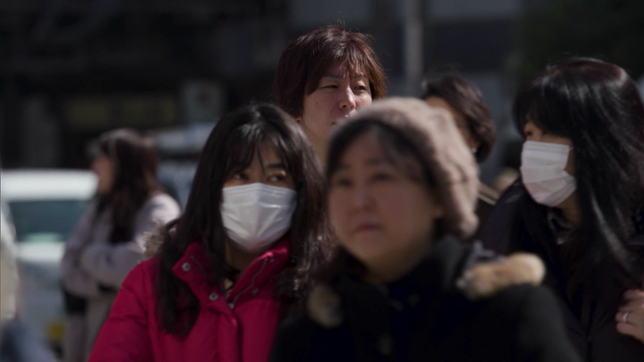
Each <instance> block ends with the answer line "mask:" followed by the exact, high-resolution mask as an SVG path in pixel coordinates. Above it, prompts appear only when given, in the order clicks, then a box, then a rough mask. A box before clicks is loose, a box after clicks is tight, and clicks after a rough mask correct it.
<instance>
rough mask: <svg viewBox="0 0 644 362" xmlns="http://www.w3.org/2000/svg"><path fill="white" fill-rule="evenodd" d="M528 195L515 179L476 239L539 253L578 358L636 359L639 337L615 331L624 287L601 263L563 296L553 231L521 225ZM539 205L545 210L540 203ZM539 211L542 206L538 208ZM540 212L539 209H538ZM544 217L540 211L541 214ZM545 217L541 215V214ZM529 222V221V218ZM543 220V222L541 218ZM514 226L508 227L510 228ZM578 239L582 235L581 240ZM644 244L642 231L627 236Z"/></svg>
mask: <svg viewBox="0 0 644 362" xmlns="http://www.w3.org/2000/svg"><path fill="white" fill-rule="evenodd" d="M526 197H529V196H528V194H527V191H526V189H525V187H524V186H523V185H522V183H521V181H520V180H519V181H517V182H516V183H514V184H513V185H512V186H510V188H509V189H508V190H507V191H506V192H505V193H504V194H503V195H502V196H501V198H500V199H499V200H498V201H497V206H496V208H495V210H494V212H493V213H492V215H491V216H490V218H489V219H488V222H487V224H486V225H485V226H484V227H483V228H482V230H481V233H480V238H481V241H482V242H483V244H484V246H485V247H486V248H488V249H492V250H494V251H496V252H498V253H502V254H507V253H511V252H516V251H529V252H532V253H536V254H537V255H539V256H540V257H541V258H542V259H543V260H544V262H545V264H546V270H547V272H546V277H545V279H544V284H545V285H546V286H548V287H549V289H550V290H551V291H552V292H553V293H554V294H555V296H556V297H557V304H558V305H559V309H560V310H561V312H562V314H563V316H564V321H565V324H566V330H567V334H568V337H569V339H570V340H571V341H572V343H573V345H574V346H575V348H576V349H577V351H578V353H579V354H580V355H581V357H582V360H584V361H592V362H613V361H619V362H642V361H644V343H641V342H639V341H638V340H636V339H635V338H633V337H630V336H626V335H622V334H619V333H617V330H616V322H615V314H616V313H617V309H618V307H619V305H620V304H621V303H622V296H623V293H624V291H625V290H626V288H625V287H621V286H620V283H617V282H616V281H615V280H614V279H613V277H612V276H611V273H610V268H611V266H610V265H608V264H606V265H605V266H604V267H602V268H598V269H601V272H600V273H597V276H596V277H594V278H592V279H589V280H587V281H585V284H584V286H583V287H582V289H581V290H580V291H579V294H578V297H577V298H573V299H572V300H571V299H570V298H567V297H566V291H565V289H566V286H565V283H566V278H565V277H564V276H563V273H562V272H561V270H562V266H561V263H560V262H559V261H558V260H559V258H558V257H557V256H556V255H557V253H556V250H555V248H556V247H557V246H556V242H555V236H554V234H553V233H552V232H551V231H550V230H549V229H548V227H542V228H541V229H544V231H545V233H544V235H545V237H544V240H533V238H532V237H531V236H530V235H529V233H528V232H527V230H526V220H528V219H533V218H534V217H533V216H530V217H525V216H522V215H523V214H524V212H523V211H520V210H523V208H521V207H520V206H519V205H520V204H522V203H525V202H526V201H525V199H524V198H526ZM543 210H546V209H545V208H543ZM544 212H545V211H544ZM543 214H544V215H545V213H543ZM543 217H544V218H545V216H543ZM541 221H542V222H544V223H545V221H544V220H541ZM529 222H534V221H529ZM546 225H547V224H546ZM513 228H514V230H513ZM582 242H583V241H582ZM632 243H641V244H642V245H644V237H643V236H640V237H639V238H637V239H635V240H633V241H632Z"/></svg>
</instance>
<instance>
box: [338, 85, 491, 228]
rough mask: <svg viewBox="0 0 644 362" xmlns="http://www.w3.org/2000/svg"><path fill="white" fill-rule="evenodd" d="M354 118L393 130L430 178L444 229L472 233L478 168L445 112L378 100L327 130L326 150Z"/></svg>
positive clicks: (413, 101) (407, 100) (412, 102)
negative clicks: (443, 215) (440, 207)
mask: <svg viewBox="0 0 644 362" xmlns="http://www.w3.org/2000/svg"><path fill="white" fill-rule="evenodd" d="M355 122H373V123H379V124H382V125H383V126H385V127H388V128H392V129H394V130H395V131H396V132H398V133H399V134H400V136H402V137H403V138H404V139H405V140H406V141H407V142H408V144H409V145H410V146H411V147H412V148H413V149H414V150H415V151H416V152H417V154H418V155H420V157H421V160H420V161H421V162H422V163H423V164H424V165H425V166H426V167H427V168H428V169H429V171H430V174H431V177H432V178H433V179H434V180H435V181H436V187H437V190H435V192H436V196H437V197H438V198H439V201H440V203H441V205H443V207H444V208H445V217H444V221H445V224H444V225H445V228H446V230H445V231H446V232H448V233H451V234H453V235H455V236H458V237H460V238H463V239H465V238H467V237H469V236H471V235H472V234H473V233H474V232H475V231H476V227H477V225H478V219H477V217H476V214H475V212H474V209H475V205H476V200H477V195H478V188H479V180H478V166H477V164H476V162H475V160H474V156H473V155H472V152H470V149H469V148H468V147H467V145H466V144H465V141H464V140H463V138H462V136H461V134H460V133H459V131H458V129H457V128H456V125H455V122H454V120H453V118H452V116H451V114H450V113H449V112H447V111H445V110H442V109H437V108H432V107H430V106H429V105H427V103H425V102H423V101H421V100H419V99H416V98H396V97H393V98H387V99H384V100H380V101H377V102H374V103H373V104H372V105H370V106H366V107H362V108H360V110H358V111H357V113H356V114H355V115H354V116H351V117H349V118H348V119H347V120H346V121H345V122H342V123H341V124H340V125H339V126H338V127H337V129H335V131H334V132H333V135H332V139H331V143H330V145H331V146H330V147H331V148H333V144H334V142H333V139H334V138H336V137H337V136H338V135H340V134H342V133H343V129H345V128H346V127H347V126H349V125H350V124H353V123H355ZM329 151H330V152H331V150H329Z"/></svg>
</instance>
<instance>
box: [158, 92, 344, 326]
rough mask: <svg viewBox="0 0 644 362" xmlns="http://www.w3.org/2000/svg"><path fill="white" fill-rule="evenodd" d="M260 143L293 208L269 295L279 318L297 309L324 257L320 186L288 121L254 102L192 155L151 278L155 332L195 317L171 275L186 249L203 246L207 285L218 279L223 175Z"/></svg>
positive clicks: (313, 161)
mask: <svg viewBox="0 0 644 362" xmlns="http://www.w3.org/2000/svg"><path fill="white" fill-rule="evenodd" d="M262 144H269V145H271V146H273V147H275V149H276V151H277V153H278V154H279V156H280V158H281V159H282V161H283V162H284V164H285V165H286V168H287V170H288V172H289V173H290V174H291V175H292V177H293V181H294V184H295V189H296V191H297V206H296V209H295V212H294V214H293V219H292V221H291V229H290V235H291V264H290V266H289V267H287V269H286V270H284V271H283V272H282V273H281V274H280V275H279V276H278V278H277V281H276V283H275V289H274V295H275V298H277V299H278V300H280V301H281V302H282V303H283V305H284V306H285V309H286V312H287V313H292V312H294V311H297V310H300V308H301V306H302V304H301V302H303V301H304V300H305V297H306V295H307V292H308V290H309V288H310V274H311V271H312V270H313V269H314V268H316V267H317V266H318V265H319V264H321V263H322V262H323V261H324V260H326V258H327V257H328V256H329V254H330V249H331V240H332V232H331V229H330V226H329V222H328V217H327V213H326V193H327V189H326V183H325V181H324V176H323V173H322V170H321V166H320V163H319V161H318V159H317V157H316V156H315V153H314V152H313V149H312V148H311V146H310V145H309V143H308V142H307V140H306V137H305V135H304V133H303V132H302V130H301V129H300V127H299V126H298V125H297V123H296V122H295V120H294V119H293V118H292V117H291V116H289V115H288V114H286V113H285V112H284V111H282V110H281V109H279V108H278V107H276V106H273V105H267V104H259V105H251V106H246V107H243V108H240V109H238V110H236V111H233V112H231V113H228V114H226V115H225V116H224V117H223V118H222V119H221V120H220V121H219V122H218V123H217V125H216V126H215V128H214V129H213V130H212V132H211V133H210V136H209V137H208V140H207V142H206V145H205V146H204V149H203V151H202V153H201V156H200V158H199V163H198V165H197V171H196V174H195V177H194V181H193V184H192V188H191V190H190V196H189V198H188V202H187V205H186V209H185V212H184V213H183V215H181V217H180V218H179V219H178V220H177V222H175V223H171V224H169V225H167V226H166V236H165V241H164V243H163V245H162V246H161V248H160V250H159V252H158V254H157V255H158V257H159V274H158V280H157V288H158V294H157V295H158V299H157V312H158V314H159V317H160V321H161V323H162V325H163V328H164V329H166V330H167V331H168V332H170V333H175V334H180V335H186V334H187V333H188V332H189V331H190V329H191V328H192V326H193V325H194V323H195V321H196V319H197V317H198V315H199V301H198V300H197V298H196V296H195V295H194V294H193V293H192V291H191V290H190V289H189V287H188V285H187V284H186V283H185V282H183V281H182V280H180V279H179V278H178V277H177V276H176V275H175V274H174V273H173V271H172V268H173V267H174V265H175V263H177V261H178V260H179V259H180V258H181V257H182V256H183V254H184V253H185V251H186V249H187V248H188V246H189V245H190V244H191V243H193V242H199V243H201V245H202V246H203V249H204V251H205V253H206V256H207V258H208V262H209V268H210V270H211V271H212V273H211V275H210V276H209V279H210V283H211V284H212V285H213V286H219V288H220V289H221V290H223V288H222V286H223V283H224V279H225V278H226V275H227V271H228V270H230V267H229V266H227V264H226V260H225V253H224V250H225V249H224V248H225V239H226V236H225V231H224V227H223V222H222V217H221V212H220V208H219V207H218V206H217V205H220V204H221V201H222V191H221V190H222V188H223V185H224V183H225V182H226V180H227V179H228V178H229V177H230V175H232V174H234V173H235V172H237V171H239V170H240V169H244V168H246V167H248V165H250V163H251V162H252V160H253V158H254V157H255V155H256V154H257V152H258V148H259V147H260V145H262Z"/></svg>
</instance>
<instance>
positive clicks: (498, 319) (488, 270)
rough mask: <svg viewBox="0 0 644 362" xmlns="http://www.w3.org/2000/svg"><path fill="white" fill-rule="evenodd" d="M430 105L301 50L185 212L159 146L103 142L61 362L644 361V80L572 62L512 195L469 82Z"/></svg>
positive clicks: (533, 108) (554, 70)
mask: <svg viewBox="0 0 644 362" xmlns="http://www.w3.org/2000/svg"><path fill="white" fill-rule="evenodd" d="M420 81H421V80H419V82H420ZM422 87H423V92H422V94H421V95H420V97H418V98H397V97H389V98H387V97H386V95H387V87H386V76H385V73H384V71H383V68H382V66H381V64H380V62H379V60H378V57H377V56H376V53H375V52H374V50H373V48H372V46H371V44H370V38H369V37H368V36H366V35H364V34H360V33H357V32H352V31H349V30H347V29H345V28H342V27H339V26H327V27H323V28H320V29H317V30H314V31H312V32H310V33H308V34H305V35H303V36H300V37H298V38H296V39H294V40H292V41H291V42H289V44H288V45H287V47H286V49H285V50H284V52H283V53H282V56H281V58H280V61H279V64H278V67H277V72H276V75H275V81H274V88H273V89H274V98H275V104H252V105H248V106H244V107H242V108H240V109H237V110H234V111H232V112H230V113H228V114H226V115H224V116H223V117H222V118H221V119H220V120H219V121H218V122H217V124H216V126H215V127H214V129H213V130H212V132H211V133H210V136H209V138H208V140H207V142H206V145H205V147H204V148H203V150H202V152H201V155H200V158H199V162H198V166H197V171H196V174H195V177H194V181H193V183H192V186H191V191H190V196H189V199H188V202H187V204H186V207H185V210H183V211H182V212H181V213H180V212H179V207H178V206H177V204H176V203H175V202H174V201H173V200H172V198H170V197H169V196H168V195H167V194H165V193H164V192H163V190H162V189H161V188H160V187H159V185H158V184H157V183H156V178H155V174H156V162H157V161H156V154H155V152H154V145H153V144H152V142H151V140H150V139H149V138H148V137H146V136H144V135H142V134H139V133H137V132H135V131H131V130H117V131H112V132H109V133H107V134H105V135H103V136H102V137H101V138H100V140H99V151H98V153H97V155H96V158H95V160H94V162H93V164H92V169H93V170H94V172H95V173H96V174H97V176H98V180H99V183H98V189H97V196H96V198H95V200H94V201H93V202H92V204H91V205H90V206H89V207H88V209H87V211H86V213H85V215H84V216H83V218H82V219H81V221H80V223H79V225H78V227H77V230H76V231H75V233H74V235H73V236H72V238H71V239H70V240H69V241H68V242H67V246H66V251H65V255H64V257H63V262H62V269H61V270H62V279H63V280H62V284H63V289H64V293H65V302H66V309H67V313H68V321H67V326H66V336H65V346H64V347H65V348H64V359H65V361H69V362H76V361H86V360H89V361H91V362H99V361H231V362H233V361H234V362H241V361H243V362H261V361H274V362H279V361H338V362H340V361H426V360H435V361H471V360H476V361H543V362H545V361H562V362H563V361H593V362H608V361H624V362H629V361H633V362H636V361H638V362H641V361H642V360H644V105H643V102H642V97H641V95H640V93H639V91H638V89H637V87H636V85H635V84H634V82H633V80H632V79H631V78H630V77H629V75H628V74H627V73H626V72H625V71H624V70H623V69H622V68H620V67H619V66H617V65H615V64H610V63H606V62H603V61H600V60H596V59H590V58H573V59H566V60H564V61H561V62H558V63H554V64H552V65H550V66H548V67H547V68H546V69H545V70H543V71H542V72H541V73H539V74H537V75H535V76H534V77H533V78H532V79H530V80H529V81H528V82H526V83H525V85H524V86H523V87H522V88H521V89H520V91H519V92H518V94H517V96H516V99H515V101H514V107H513V119H514V122H515V124H516V127H517V130H518V131H519V132H520V133H521V134H522V135H523V137H524V140H525V141H524V143H523V149H522V152H521V168H520V177H519V178H518V179H517V180H516V181H515V182H514V183H513V184H512V185H511V186H510V187H509V188H508V189H507V190H506V191H505V192H504V193H503V194H502V195H498V194H497V193H496V192H495V191H493V190H491V189H490V188H488V187H487V186H485V185H483V184H482V183H481V182H480V181H479V178H478V163H481V162H483V161H484V160H485V159H486V158H487V156H488V155H489V154H490V152H491V150H492V149H493V147H494V143H495V138H496V133H495V128H494V122H493V120H492V118H491V116H490V112H489V110H488V108H487V106H486V104H485V101H484V100H483V96H482V94H481V92H480V91H479V90H478V88H476V87H475V86H473V85H472V84H470V83H468V82H467V81H466V80H465V79H463V78H462V77H461V76H459V75H458V74H453V73H449V74H429V75H428V76H427V77H426V78H425V79H424V80H422ZM4 265H5V263H4V262H3V266H4ZM4 275H5V273H4V271H3V278H4ZM3 284H4V283H3ZM3 288H4V286H3ZM3 294H4V292H3ZM4 300H5V298H4V296H3V301H4Z"/></svg>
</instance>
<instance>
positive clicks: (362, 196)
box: [353, 186, 373, 210]
mask: <svg viewBox="0 0 644 362" xmlns="http://www.w3.org/2000/svg"><path fill="white" fill-rule="evenodd" d="M372 204H373V200H372V199H371V194H370V193H369V190H368V189H367V188H366V187H364V186H358V187H356V188H355V189H354V193H353V207H354V208H355V209H358V210H364V209H369V208H370V207H371V206H372Z"/></svg>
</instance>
